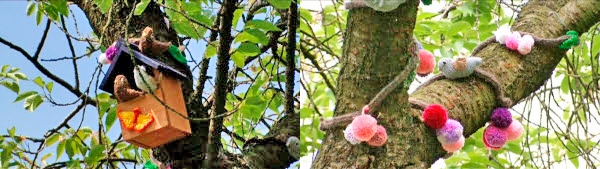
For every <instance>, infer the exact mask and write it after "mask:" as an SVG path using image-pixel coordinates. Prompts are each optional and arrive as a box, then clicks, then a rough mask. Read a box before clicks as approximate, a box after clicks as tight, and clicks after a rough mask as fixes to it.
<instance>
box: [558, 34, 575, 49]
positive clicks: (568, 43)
mask: <svg viewBox="0 0 600 169" xmlns="http://www.w3.org/2000/svg"><path fill="white" fill-rule="evenodd" d="M567 36H571V38H569V39H567V40H565V41H564V42H563V43H562V44H560V46H558V48H559V49H562V50H569V49H571V47H573V46H577V45H579V33H577V31H573V30H570V31H568V32H567Z"/></svg>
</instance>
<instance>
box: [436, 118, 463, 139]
mask: <svg viewBox="0 0 600 169" xmlns="http://www.w3.org/2000/svg"><path fill="white" fill-rule="evenodd" d="M462 133H463V126H462V125H461V124H460V122H458V121H456V120H454V119H448V121H446V125H444V126H443V127H442V128H440V129H437V131H436V134H437V139H438V141H440V143H442V144H452V143H456V141H458V140H459V139H460V138H461V137H463V135H462Z"/></svg>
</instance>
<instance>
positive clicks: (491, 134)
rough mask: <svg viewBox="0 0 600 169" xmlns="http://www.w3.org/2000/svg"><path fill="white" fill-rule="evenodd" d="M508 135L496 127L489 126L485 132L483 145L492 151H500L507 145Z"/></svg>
mask: <svg viewBox="0 0 600 169" xmlns="http://www.w3.org/2000/svg"><path fill="white" fill-rule="evenodd" d="M506 140H507V134H506V131H504V130H502V129H500V128H498V127H496V126H494V125H489V126H488V127H487V128H485V130H484V131H483V143H484V144H485V147H488V148H490V149H492V150H499V149H500V148H502V147H503V146H504V144H506Z"/></svg>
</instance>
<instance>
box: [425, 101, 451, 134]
mask: <svg viewBox="0 0 600 169" xmlns="http://www.w3.org/2000/svg"><path fill="white" fill-rule="evenodd" d="M446 121H448V111H447V110H446V108H444V106H442V105H439V104H431V105H429V106H427V108H425V111H423V122H425V125H427V127H430V128H433V129H439V128H442V127H443V126H444V125H446Z"/></svg>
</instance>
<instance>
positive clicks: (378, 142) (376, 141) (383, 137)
mask: <svg viewBox="0 0 600 169" xmlns="http://www.w3.org/2000/svg"><path fill="white" fill-rule="evenodd" d="M386 141H387V132H386V131H385V128H383V126H381V125H379V126H377V132H376V133H375V135H374V136H373V137H371V140H369V141H367V144H368V145H370V146H373V147H381V146H383V145H384V144H385V142H386Z"/></svg>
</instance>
